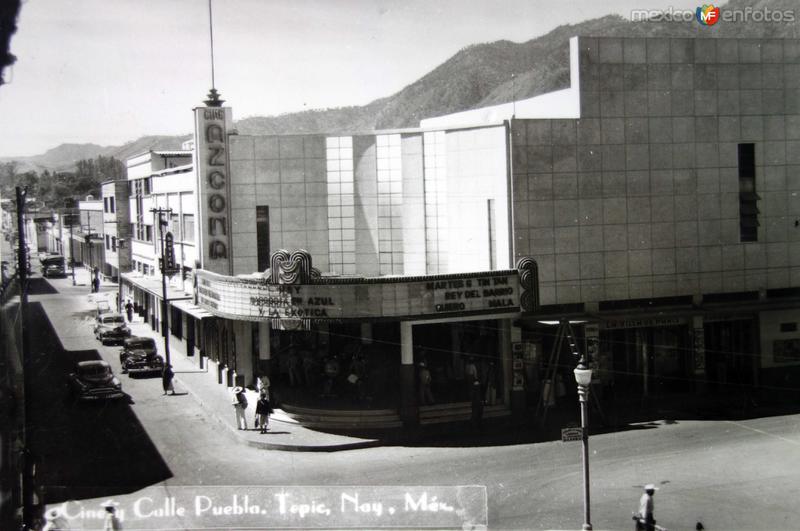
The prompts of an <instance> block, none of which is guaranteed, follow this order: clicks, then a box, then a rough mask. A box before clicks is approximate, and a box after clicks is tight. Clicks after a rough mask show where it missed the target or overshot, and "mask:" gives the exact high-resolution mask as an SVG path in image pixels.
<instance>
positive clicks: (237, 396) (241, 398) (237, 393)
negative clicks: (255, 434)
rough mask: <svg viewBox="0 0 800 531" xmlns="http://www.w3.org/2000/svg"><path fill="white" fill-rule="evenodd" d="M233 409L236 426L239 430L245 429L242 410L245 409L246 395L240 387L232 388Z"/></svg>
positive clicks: (245, 421)
mask: <svg viewBox="0 0 800 531" xmlns="http://www.w3.org/2000/svg"><path fill="white" fill-rule="evenodd" d="M231 403H232V404H233V409H234V410H235V411H236V427H237V428H239V429H240V430H246V429H247V419H246V418H245V416H244V410H245V409H247V397H246V396H245V394H244V389H242V388H241V387H238V386H237V387H234V388H233V401H232V402H231Z"/></svg>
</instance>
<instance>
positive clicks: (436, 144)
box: [422, 131, 447, 274]
mask: <svg viewBox="0 0 800 531" xmlns="http://www.w3.org/2000/svg"><path fill="white" fill-rule="evenodd" d="M422 141H423V150H424V153H425V155H424V160H425V177H424V181H423V182H424V184H425V255H426V258H425V261H426V265H427V272H428V273H429V274H436V273H443V272H446V271H447V252H446V251H447V198H446V191H447V145H446V143H445V142H446V140H445V133H444V131H431V132H428V133H424V134H423V136H422Z"/></svg>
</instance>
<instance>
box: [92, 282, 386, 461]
mask: <svg viewBox="0 0 800 531" xmlns="http://www.w3.org/2000/svg"><path fill="white" fill-rule="evenodd" d="M107 285H108V284H107ZM129 326H130V328H131V333H132V334H133V335H136V336H147V337H152V338H154V339H156V340H157V341H159V343H158V344H159V350H158V353H159V354H160V355H162V357H163V356H164V352H165V349H164V342H163V338H161V337H160V334H159V333H158V332H156V331H154V330H152V329H151V328H150V325H149V324H148V323H146V322H143V320H142V318H141V317H139V316H137V315H134V319H133V323H131V324H130V325H129ZM170 358H171V363H172V368H173V370H174V371H175V379H174V383H175V391H176V393H179V394H182V393H188V394H189V395H191V396H192V397H193V398H194V399H195V400H196V401H197V402H198V403H199V404H200V405H201V406H202V407H203V408H204V409H205V410H206V411H208V413H209V414H210V417H212V418H214V419H215V420H216V421H217V422H218V423H219V424H220V425H222V426H223V427H224V428H226V429H227V430H228V431H229V433H230V434H231V435H232V436H233V437H235V438H236V439H238V440H239V441H240V442H242V443H245V444H247V445H249V446H253V447H256V448H264V449H268V450H285V451H294V452H333V451H338V450H353V449H357V448H367V447H372V446H379V445H380V444H381V442H380V441H379V440H377V439H361V438H357V437H348V436H345V435H336V434H332V433H325V432H320V431H315V430H311V429H308V428H305V427H303V426H301V425H300V424H298V423H297V422H296V421H294V420H293V419H291V418H290V417H289V416H288V415H287V414H286V413H284V412H283V411H282V410H280V409H275V413H274V414H273V415H271V416H270V420H269V431H268V432H267V433H266V434H261V433H259V430H258V429H257V428H255V427H254V418H255V406H256V402H257V401H258V395H257V393H256V392H255V391H253V390H250V389H247V390H246V393H247V402H248V404H249V405H248V407H247V412H246V416H247V427H248V429H247V430H244V431H243V430H239V429H237V427H236V418H235V413H234V409H233V406H232V405H231V401H232V399H233V396H232V394H231V392H230V389H229V388H228V387H226V386H224V385H222V384H218V383H217V379H216V375H215V374H213V373H210V372H209V371H208V367H207V366H206V368H204V369H200V368H199V366H198V362H197V361H196V360H197V358H196V357H195V358H189V357H187V356H186V354H185V351H184V345H183V344H182V342H181V341H179V340H178V339H176V338H174V337H170ZM153 384H154V385H157V386H160V385H161V383H160V381H159V382H158V383H157V382H155V381H154V382H153ZM164 399H165V400H169V399H170V397H169V396H165V397H164Z"/></svg>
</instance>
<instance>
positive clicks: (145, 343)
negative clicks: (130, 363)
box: [119, 336, 158, 368]
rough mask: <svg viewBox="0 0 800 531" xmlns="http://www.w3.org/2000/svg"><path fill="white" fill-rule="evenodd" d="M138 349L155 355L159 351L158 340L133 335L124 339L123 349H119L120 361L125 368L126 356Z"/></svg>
mask: <svg viewBox="0 0 800 531" xmlns="http://www.w3.org/2000/svg"><path fill="white" fill-rule="evenodd" d="M136 350H143V351H145V352H147V353H148V354H152V355H154V356H155V355H156V354H157V353H158V348H157V347H156V341H155V339H153V338H152V337H142V336H131V337H129V338H127V339H125V340H123V341H122V349H121V350H120V351H119V363H120V365H122V367H123V368H124V367H125V358H127V357H128V356H130V355H131V353H133V352H134V351H136Z"/></svg>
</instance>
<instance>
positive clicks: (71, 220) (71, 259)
mask: <svg viewBox="0 0 800 531" xmlns="http://www.w3.org/2000/svg"><path fill="white" fill-rule="evenodd" d="M74 224H75V218H74V217H73V214H72V212H71V211H70V214H69V264H70V266H72V285H73V286H74V285H75V251H74V250H73V247H72V226H73V225H74Z"/></svg>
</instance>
